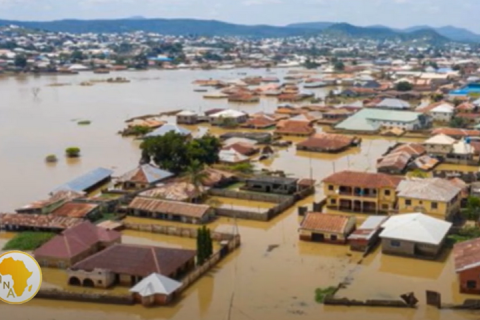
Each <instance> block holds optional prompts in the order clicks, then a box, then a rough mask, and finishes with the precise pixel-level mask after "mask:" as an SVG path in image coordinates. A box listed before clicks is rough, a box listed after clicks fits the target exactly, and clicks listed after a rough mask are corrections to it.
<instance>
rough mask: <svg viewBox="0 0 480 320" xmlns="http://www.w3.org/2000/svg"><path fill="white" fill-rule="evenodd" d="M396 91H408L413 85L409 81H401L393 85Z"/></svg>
mask: <svg viewBox="0 0 480 320" xmlns="http://www.w3.org/2000/svg"><path fill="white" fill-rule="evenodd" d="M395 89H396V90H397V91H410V90H412V89H413V85H412V84H411V83H410V82H406V81H402V82H399V83H397V85H396V86H395Z"/></svg>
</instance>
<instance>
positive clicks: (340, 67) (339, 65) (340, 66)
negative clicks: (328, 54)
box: [333, 61, 345, 71]
mask: <svg viewBox="0 0 480 320" xmlns="http://www.w3.org/2000/svg"><path fill="white" fill-rule="evenodd" d="M333 68H334V69H335V71H343V70H345V64H343V62H342V61H337V62H336V63H335V64H334V65H333Z"/></svg>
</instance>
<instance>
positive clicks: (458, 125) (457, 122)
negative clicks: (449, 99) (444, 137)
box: [449, 118, 468, 129]
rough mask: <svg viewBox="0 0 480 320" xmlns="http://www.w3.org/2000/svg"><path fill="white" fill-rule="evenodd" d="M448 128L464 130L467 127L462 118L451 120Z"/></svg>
mask: <svg viewBox="0 0 480 320" xmlns="http://www.w3.org/2000/svg"><path fill="white" fill-rule="evenodd" d="M449 126H450V127H452V128H460V129H464V128H466V127H467V126H468V123H467V121H465V120H464V119H463V118H453V119H452V120H451V121H450V123H449Z"/></svg>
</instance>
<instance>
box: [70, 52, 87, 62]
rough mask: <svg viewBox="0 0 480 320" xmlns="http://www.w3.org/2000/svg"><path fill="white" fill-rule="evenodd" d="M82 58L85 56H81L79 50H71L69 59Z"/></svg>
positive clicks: (77, 60)
mask: <svg viewBox="0 0 480 320" xmlns="http://www.w3.org/2000/svg"><path fill="white" fill-rule="evenodd" d="M84 58H85V57H84V56H83V53H82V51H79V50H75V51H73V52H72V54H71V55H70V59H71V60H72V62H80V61H82V60H83V59H84Z"/></svg>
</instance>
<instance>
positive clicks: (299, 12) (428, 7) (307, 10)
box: [0, 0, 480, 33]
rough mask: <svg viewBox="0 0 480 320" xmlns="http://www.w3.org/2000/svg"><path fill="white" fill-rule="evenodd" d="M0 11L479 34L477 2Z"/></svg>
mask: <svg viewBox="0 0 480 320" xmlns="http://www.w3.org/2000/svg"><path fill="white" fill-rule="evenodd" d="M0 6H1V7H2V12H1V14H0V18H1V19H5V20H22V21H51V20H64V19H79V20H91V19H125V18H129V17H132V16H141V17H145V18H148V19H154V18H165V19H206V20H220V21H224V22H229V23H236V24H247V25H258V24H267V25H274V26H285V25H288V24H291V23H303V22H318V21H328V22H334V23H335V22H346V23H350V24H353V25H358V26H371V25H385V26H388V27H392V28H408V27H412V26H417V25H429V26H432V27H443V26H448V25H451V26H455V27H459V28H466V29H469V30H471V31H474V32H478V33H480V25H479V24H478V23H476V21H475V16H474V15H475V12H480V1H478V0H462V1H461V2H460V3H455V4H452V2H451V1H450V0H295V1H293V0H240V1H237V2H233V3H232V2H230V1H228V0H211V1H205V0H63V1H61V2H59V1H58V0H0ZM292 12H294V13H295V14H292ZM265 13H268V14H265ZM469 16H470V17H471V19H469V18H468V17H469Z"/></svg>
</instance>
